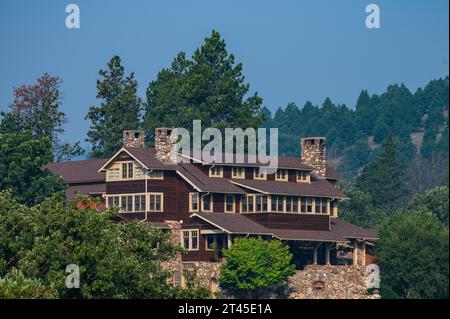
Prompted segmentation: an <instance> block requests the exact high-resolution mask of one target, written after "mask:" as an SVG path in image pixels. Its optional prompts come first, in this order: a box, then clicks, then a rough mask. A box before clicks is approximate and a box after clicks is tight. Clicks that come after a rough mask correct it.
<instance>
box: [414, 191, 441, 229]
mask: <svg viewBox="0 0 450 319" xmlns="http://www.w3.org/2000/svg"><path fill="white" fill-rule="evenodd" d="M448 196H449V193H448V186H438V187H435V188H432V189H430V190H428V191H426V192H425V193H424V194H417V195H415V196H414V197H413V199H412V200H411V202H410V203H409V205H408V209H410V210H414V209H416V210H427V211H430V212H431V213H433V215H434V216H435V217H436V218H437V219H438V220H439V221H440V222H441V223H443V224H444V225H446V226H448V212H449V197H448Z"/></svg>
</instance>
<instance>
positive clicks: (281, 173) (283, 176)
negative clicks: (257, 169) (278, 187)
mask: <svg viewBox="0 0 450 319" xmlns="http://www.w3.org/2000/svg"><path fill="white" fill-rule="evenodd" d="M275 180H276V181H283V182H287V180H288V171H287V170H286V169H279V170H277V173H276V174H275Z"/></svg>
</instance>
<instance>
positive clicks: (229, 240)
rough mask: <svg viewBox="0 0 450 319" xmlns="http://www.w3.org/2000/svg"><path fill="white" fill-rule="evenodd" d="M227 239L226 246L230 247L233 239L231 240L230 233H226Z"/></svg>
mask: <svg viewBox="0 0 450 319" xmlns="http://www.w3.org/2000/svg"><path fill="white" fill-rule="evenodd" d="M227 240H228V243H227V246H228V247H227V248H230V247H231V245H232V244H233V241H232V240H231V235H230V234H228V235H227Z"/></svg>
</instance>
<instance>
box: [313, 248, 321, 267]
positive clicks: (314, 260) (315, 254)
mask: <svg viewBox="0 0 450 319" xmlns="http://www.w3.org/2000/svg"><path fill="white" fill-rule="evenodd" d="M320 245H322V243H318V244H317V245H316V246H315V247H314V250H313V265H317V250H318V249H319V247H320Z"/></svg>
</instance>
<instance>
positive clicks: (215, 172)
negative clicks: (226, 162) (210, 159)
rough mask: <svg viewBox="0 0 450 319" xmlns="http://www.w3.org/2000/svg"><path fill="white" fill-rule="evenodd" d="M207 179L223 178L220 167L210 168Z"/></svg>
mask: <svg viewBox="0 0 450 319" xmlns="http://www.w3.org/2000/svg"><path fill="white" fill-rule="evenodd" d="M209 177H223V167H222V166H217V165H214V166H211V167H210V168H209Z"/></svg>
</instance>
